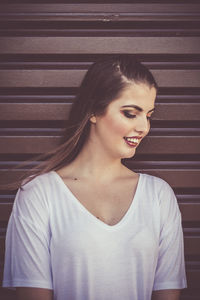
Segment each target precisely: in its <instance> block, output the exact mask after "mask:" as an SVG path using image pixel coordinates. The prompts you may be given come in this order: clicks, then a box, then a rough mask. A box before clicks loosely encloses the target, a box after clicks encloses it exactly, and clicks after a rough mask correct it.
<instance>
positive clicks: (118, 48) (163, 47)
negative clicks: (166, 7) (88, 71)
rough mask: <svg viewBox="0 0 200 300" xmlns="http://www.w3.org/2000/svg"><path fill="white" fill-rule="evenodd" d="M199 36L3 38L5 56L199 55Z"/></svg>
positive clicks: (0, 46)
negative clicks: (92, 54)
mask: <svg viewBox="0 0 200 300" xmlns="http://www.w3.org/2000/svg"><path fill="white" fill-rule="evenodd" d="M199 46H200V37H24V36H19V37H1V38H0V53H2V54H3V53H4V54H71V53H73V54H91V53H94V54H114V53H129V54H133V53H135V54H140V55H141V54H199V53H200V47H199Z"/></svg>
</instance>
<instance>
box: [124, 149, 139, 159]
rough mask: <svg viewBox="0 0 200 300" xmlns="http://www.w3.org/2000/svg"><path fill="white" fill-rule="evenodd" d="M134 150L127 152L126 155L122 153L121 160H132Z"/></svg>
mask: <svg viewBox="0 0 200 300" xmlns="http://www.w3.org/2000/svg"><path fill="white" fill-rule="evenodd" d="M135 152H136V151H135V150H134V151H129V152H128V153H124V155H123V157H122V159H124V158H132V157H133V156H134V155H135Z"/></svg>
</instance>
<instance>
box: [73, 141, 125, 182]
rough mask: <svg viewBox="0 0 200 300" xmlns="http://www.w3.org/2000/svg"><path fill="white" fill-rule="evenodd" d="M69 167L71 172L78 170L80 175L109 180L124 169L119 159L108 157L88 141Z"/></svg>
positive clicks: (117, 175)
mask: <svg viewBox="0 0 200 300" xmlns="http://www.w3.org/2000/svg"><path fill="white" fill-rule="evenodd" d="M69 167H70V171H71V172H70V173H72V174H75V173H76V170H78V173H79V176H80V177H84V178H91V179H92V180H98V181H109V180H112V179H114V178H117V177H119V176H120V175H121V174H122V172H123V171H124V169H125V167H124V166H123V164H122V163H121V159H119V158H117V159H114V158H112V157H109V156H108V155H106V153H104V151H102V149H100V148H99V147H93V146H92V145H91V144H90V143H87V144H86V145H85V146H84V147H83V149H82V151H81V152H80V153H79V155H78V156H77V158H76V159H75V160H74V161H73V162H72V163H71V164H70V165H69Z"/></svg>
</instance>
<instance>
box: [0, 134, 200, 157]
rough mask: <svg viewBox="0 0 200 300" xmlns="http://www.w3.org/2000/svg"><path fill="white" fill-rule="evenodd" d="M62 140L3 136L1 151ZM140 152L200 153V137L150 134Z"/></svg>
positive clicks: (38, 148)
mask: <svg viewBox="0 0 200 300" xmlns="http://www.w3.org/2000/svg"><path fill="white" fill-rule="evenodd" d="M59 142H60V137H59V136H31V137H30V136H16V137H14V136H2V137H0V145H1V147H0V153H7V154H8V153H35V154H37V153H42V152H47V151H49V150H52V149H53V148H54V147H56V146H57V145H58V143H59ZM137 152H138V153H142V154H175V153H178V154H199V152H200V137H198V136H197V137H195V136H187V137H180V136H164V137H163V136H149V137H146V138H145V139H144V140H143V141H142V143H141V145H140V147H139V148H138V151H137Z"/></svg>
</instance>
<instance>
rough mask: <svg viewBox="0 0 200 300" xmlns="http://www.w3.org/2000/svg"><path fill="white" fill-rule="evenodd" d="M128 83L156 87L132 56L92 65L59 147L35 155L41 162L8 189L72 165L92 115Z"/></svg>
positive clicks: (150, 76)
mask: <svg viewBox="0 0 200 300" xmlns="http://www.w3.org/2000/svg"><path fill="white" fill-rule="evenodd" d="M131 83H145V84H147V85H148V86H149V87H155V88H156V89H157V88H158V87H157V84H156V81H155V79H154V77H153V75H152V74H151V72H150V71H149V70H148V69H147V68H146V67H145V66H144V65H143V64H141V63H140V62H139V61H138V60H137V59H136V57H135V56H134V55H123V54H121V55H118V56H112V57H108V58H104V59H101V60H98V61H97V62H95V63H94V64H92V65H91V67H90V68H89V70H88V71H87V73H86V75H85V77H84V78H83V81H82V83H81V86H80V88H79V93H78V95H77V97H76V99H75V102H74V104H73V106H72V109H71V112H70V116H69V120H68V123H67V127H66V129H65V132H64V135H63V139H62V142H61V144H60V145H59V146H58V147H57V148H55V149H54V150H52V151H50V152H48V153H45V154H42V155H40V156H38V157H37V158H36V160H41V159H42V160H43V161H42V162H41V163H39V164H38V165H37V167H35V168H32V169H31V170H29V171H28V172H27V173H25V174H24V175H23V177H21V178H20V179H19V180H18V181H16V182H14V183H12V184H9V185H7V188H8V189H16V188H18V187H20V186H21V185H22V182H23V180H24V179H25V178H26V179H27V180H28V181H30V180H32V179H33V178H34V177H36V176H37V175H40V174H43V173H46V172H49V171H52V170H58V169H60V168H61V167H63V166H66V165H67V164H69V163H70V162H72V161H73V160H74V159H75V158H76V157H77V155H78V154H79V153H80V151H81V149H82V147H83V145H84V144H85V142H86V141H87V139H88V136H89V133H90V118H91V116H92V115H100V114H103V113H104V112H105V110H106V108H107V106H108V104H109V103H110V102H111V101H113V100H114V99H116V98H117V97H118V96H119V94H120V93H121V92H122V91H123V90H124V89H125V88H126V87H127V85H129V84H131ZM26 163H27V162H25V164H26ZM21 166H24V164H21ZM30 175H32V176H30ZM27 180H25V182H27Z"/></svg>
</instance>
